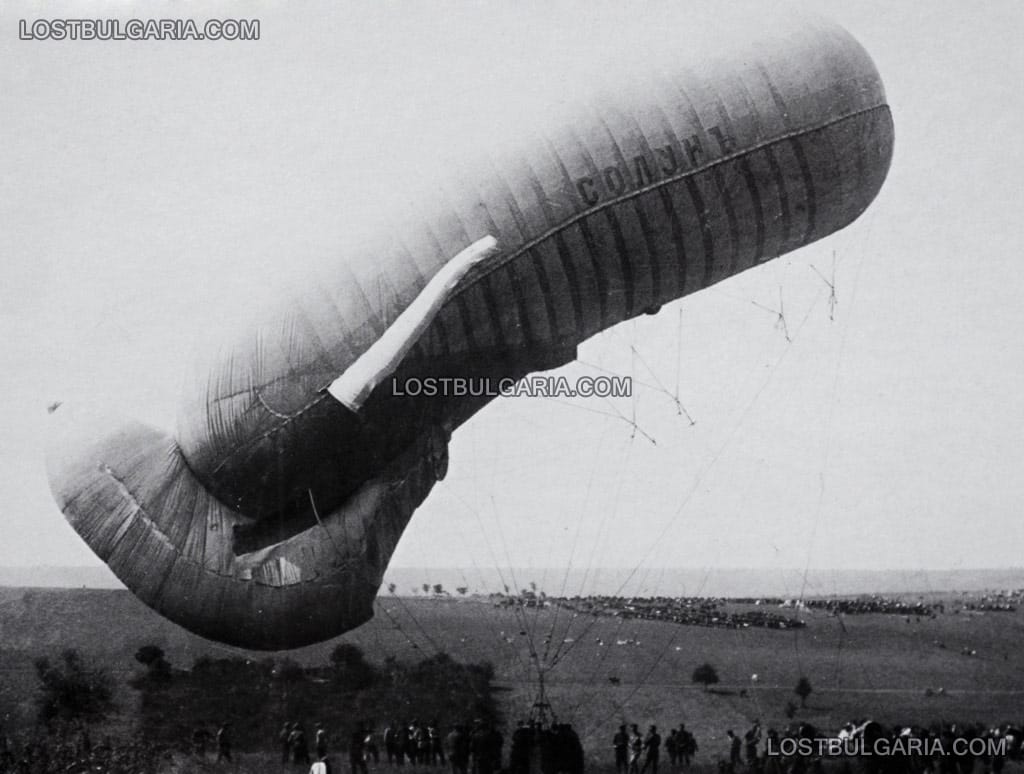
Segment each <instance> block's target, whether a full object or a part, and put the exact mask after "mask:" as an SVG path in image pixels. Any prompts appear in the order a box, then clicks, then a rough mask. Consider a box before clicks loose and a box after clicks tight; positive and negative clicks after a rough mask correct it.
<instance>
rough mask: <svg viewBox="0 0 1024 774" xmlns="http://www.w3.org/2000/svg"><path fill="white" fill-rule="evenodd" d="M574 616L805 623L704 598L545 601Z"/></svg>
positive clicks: (770, 625) (744, 624)
mask: <svg viewBox="0 0 1024 774" xmlns="http://www.w3.org/2000/svg"><path fill="white" fill-rule="evenodd" d="M548 601H550V602H551V604H554V605H558V606H560V607H563V608H565V609H567V610H571V611H573V612H575V613H584V614H586V615H597V616H614V617H617V618H624V619H640V620H646V621H666V622H669V623H675V624H683V625H686V626H709V627H717V628H723V629H745V628H749V627H758V628H764V629H799V628H802V627H804V626H806V623H804V622H803V621H801V620H800V619H798V618H791V617H787V616H784V615H780V614H779V613H776V612H772V611H770V610H768V609H765V608H764V607H761V608H759V609H757V610H727V609H726V608H725V607H724V605H725V603H726V600H721V599H713V598H704V597H645V598H642V599H640V598H628V597H602V596H589V597H574V598H572V599H564V598H554V599H549V600H548Z"/></svg>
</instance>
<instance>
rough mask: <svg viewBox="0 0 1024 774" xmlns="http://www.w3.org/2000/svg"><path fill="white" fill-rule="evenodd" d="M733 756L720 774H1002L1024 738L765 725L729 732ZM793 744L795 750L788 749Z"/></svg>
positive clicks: (984, 731)
mask: <svg viewBox="0 0 1024 774" xmlns="http://www.w3.org/2000/svg"><path fill="white" fill-rule="evenodd" d="M726 737H727V739H728V741H729V749H728V756H727V757H723V758H721V759H719V761H718V770H719V772H720V774H739V773H741V772H744V773H746V774H804V773H805V772H808V771H809V770H810V771H816V772H817V771H821V770H822V768H821V767H822V763H823V761H824V760H827V759H828V758H830V757H831V758H846V759H847V760H849V759H850V758H857V759H858V760H859V762H860V764H861V766H860V769H859V770H862V771H864V772H866V774H1000V772H1001V771H1002V770H1003V768H1004V766H1005V764H1006V761H1007V760H1008V759H1016V758H1019V757H1020V756H1021V751H1022V749H1021V743H1022V740H1024V732H1022V731H1021V730H1020V729H1017V728H1015V727H1011V726H999V727H997V726H992V727H986V726H983V725H958V724H955V723H939V724H935V725H933V726H931V727H923V726H915V725H902V724H893V725H891V726H883V725H882V724H880V723H877V722H875V721H872V720H861V721H859V722H857V723H853V722H851V723H847V724H845V725H844V726H843V727H842V728H841V729H839V730H838V731H837V732H834V733H829V732H822V731H820V730H818V729H816V728H815V727H814V726H812V725H811V724H809V723H797V724H794V725H792V726H790V727H789V728H786V729H784V730H782V731H777V730H776V729H774V728H768V729H767V730H766V731H764V730H762V727H761V724H760V722H759V721H757V720H755V721H754V724H753V725H752V726H751V727H750V728H749V729H748V730H747V731H746V732H745V733H744V734H743V735H742V737H741V736H740V735H738V734H736V733H734V732H733V731H732V730H731V729H730V730H728V731H727V732H726ZM787 742H789V744H787Z"/></svg>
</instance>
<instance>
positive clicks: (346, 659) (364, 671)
mask: <svg viewBox="0 0 1024 774" xmlns="http://www.w3.org/2000/svg"><path fill="white" fill-rule="evenodd" d="M331 668H332V669H333V670H334V678H335V680H337V681H338V683H339V684H340V685H341V686H342V687H344V688H347V689H351V690H359V689H360V688H366V687H367V686H369V685H370V684H371V683H373V681H374V679H376V677H377V672H376V670H375V669H374V668H373V665H372V664H370V663H368V662H367V660H366V657H365V656H364V655H363V651H362V650H360V649H359V648H358V647H357V646H355V645H352V644H351V643H348V642H342V643H339V644H338V645H336V646H335V647H334V650H332V651H331Z"/></svg>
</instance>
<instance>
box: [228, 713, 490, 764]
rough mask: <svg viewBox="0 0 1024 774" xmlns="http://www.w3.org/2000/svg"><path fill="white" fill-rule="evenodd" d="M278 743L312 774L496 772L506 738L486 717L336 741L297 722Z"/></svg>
mask: <svg viewBox="0 0 1024 774" xmlns="http://www.w3.org/2000/svg"><path fill="white" fill-rule="evenodd" d="M278 745H279V749H280V754H281V763H282V764H293V765H295V764H298V765H300V766H303V767H305V766H309V771H310V772H311V774H332V772H334V771H335V770H336V767H337V766H338V765H339V764H340V763H346V762H347V764H348V769H349V770H350V771H351V772H352V774H367V772H368V770H369V766H368V764H370V763H373V764H379V763H381V762H382V761H383V762H386V763H388V764H389V765H391V766H398V767H402V766H406V765H409V766H442V765H444V766H449V767H450V768H451V771H452V774H469V772H472V774H494V773H495V772H497V771H499V770H501V768H502V747H503V745H504V738H503V737H502V735H501V733H500V732H499V731H498V730H497V729H495V728H494V727H493V726H492V725H491V724H490V723H488V722H487V721H485V720H483V719H480V718H478V719H476V720H474V721H473V722H472V723H471V724H462V723H458V724H454V725H448V726H447V727H445V726H442V724H441V723H439V722H438V721H437V720H431V721H429V722H421V721H420V720H419V719H413V720H412V721H408V722H391V723H388V724H387V725H386V726H385V727H384V728H383V729H382V730H381V731H379V732H378V731H377V729H375V728H374V727H373V726H372V725H371V724H369V723H357V724H356V725H355V726H354V727H353V729H352V731H351V733H349V734H342V735H341V738H333V737H332V735H331V734H330V733H329V731H328V730H327V728H325V726H324V725H323V724H322V723H317V724H316V726H315V727H314V729H313V733H312V735H311V736H309V735H307V734H306V729H305V727H304V725H303V724H302V723H300V722H297V721H292V722H288V723H285V724H284V725H283V726H282V728H281V730H280V732H279V734H278ZM335 752H338V753H340V754H339V755H338V756H335V755H334V753H335ZM220 757H221V756H220V755H218V759H220ZM338 770H340V769H338Z"/></svg>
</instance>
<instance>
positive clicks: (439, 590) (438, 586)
mask: <svg viewBox="0 0 1024 774" xmlns="http://www.w3.org/2000/svg"><path fill="white" fill-rule="evenodd" d="M434 594H436V595H437V596H441V595H442V594H444V585H443V584H440V583H435V584H434Z"/></svg>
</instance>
